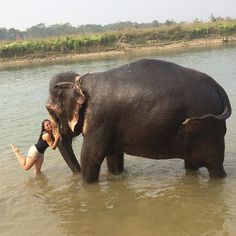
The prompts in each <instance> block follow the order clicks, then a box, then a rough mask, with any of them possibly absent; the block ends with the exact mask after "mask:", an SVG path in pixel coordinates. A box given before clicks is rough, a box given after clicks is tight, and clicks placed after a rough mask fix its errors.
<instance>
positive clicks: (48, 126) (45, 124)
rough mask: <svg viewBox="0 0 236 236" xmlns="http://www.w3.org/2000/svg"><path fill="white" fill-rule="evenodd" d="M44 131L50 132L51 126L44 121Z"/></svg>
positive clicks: (48, 122)
mask: <svg viewBox="0 0 236 236" xmlns="http://www.w3.org/2000/svg"><path fill="white" fill-rule="evenodd" d="M44 130H45V131H47V132H50V131H52V124H51V122H50V121H45V122H44Z"/></svg>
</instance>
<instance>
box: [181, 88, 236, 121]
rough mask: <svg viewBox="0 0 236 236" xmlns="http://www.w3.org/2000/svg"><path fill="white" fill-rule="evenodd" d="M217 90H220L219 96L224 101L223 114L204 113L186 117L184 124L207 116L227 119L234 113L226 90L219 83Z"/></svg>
mask: <svg viewBox="0 0 236 236" xmlns="http://www.w3.org/2000/svg"><path fill="white" fill-rule="evenodd" d="M217 92H218V95H219V98H220V100H221V102H222V107H223V112H222V113H221V114H219V115H214V114H206V115H203V116H197V117H191V118H188V119H186V120H185V121H184V122H183V125H187V124H189V123H190V122H191V121H195V120H204V119H207V118H212V119H215V120H226V119H227V118H229V117H230V115H231V113H232V111H231V105H230V101H229V98H228V96H227V94H226V92H225V90H224V89H223V88H222V87H221V86H219V85H218V86H217Z"/></svg>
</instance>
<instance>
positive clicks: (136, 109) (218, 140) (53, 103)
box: [46, 59, 231, 182]
mask: <svg viewBox="0 0 236 236" xmlns="http://www.w3.org/2000/svg"><path fill="white" fill-rule="evenodd" d="M46 107H47V109H48V111H49V113H50V115H51V116H52V118H53V120H54V121H55V122H56V124H57V125H58V127H59V130H60V133H61V140H60V142H59V150H60V152H61V154H62V156H63V158H64V160H65V161H66V162H67V164H68V165H69V167H70V168H71V170H72V171H73V172H74V173H77V172H81V174H82V177H83V179H84V180H85V181H86V182H96V181H98V178H99V171H100V167H101V164H102V162H103V160H104V158H106V161H107V168H108V171H109V172H110V173H112V174H119V173H121V172H122V171H123V170H124V153H127V154H129V155H132V156H141V157H146V158H152V159H170V158H180V159H183V160H184V162H185V167H186V169H188V170H198V169H199V168H200V167H206V168H207V169H208V171H209V175H210V177H216V178H217V177H224V176H225V175H226V174H225V171H224V168H223V161H224V148H225V146H224V136H225V133H226V122H225V120H226V119H227V118H228V117H229V116H230V115H231V106H230V102H229V99H228V96H227V94H226V93H225V91H224V89H223V88H222V87H221V86H220V85H219V84H217V83H216V82H215V81H214V80H213V79H212V78H211V77H209V76H208V75H206V74H203V73H201V72H198V71H196V70H192V69H188V68H185V67H182V66H179V65H176V64H174V63H170V62H165V61H161V60H149V59H144V60H139V61H135V62H132V63H129V64H126V65H123V66H120V67H118V68H115V69H111V70H108V71H105V72H99V73H91V74H86V75H84V76H79V75H78V74H75V73H61V74H58V75H56V76H55V77H54V78H52V80H51V82H50V96H49V101H48V104H47V105H46ZM81 133H82V135H83V145H82V149H81V159H80V163H81V167H80V165H79V163H78V161H77V159H76V157H75V154H74V152H73V149H72V140H73V138H74V137H75V136H78V135H79V134H81Z"/></svg>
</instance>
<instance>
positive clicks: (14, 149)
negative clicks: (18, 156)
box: [10, 144, 20, 153]
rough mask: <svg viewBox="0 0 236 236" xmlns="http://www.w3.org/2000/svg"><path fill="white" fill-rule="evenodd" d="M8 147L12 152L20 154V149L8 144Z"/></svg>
mask: <svg viewBox="0 0 236 236" xmlns="http://www.w3.org/2000/svg"><path fill="white" fill-rule="evenodd" d="M10 146H11V149H12V151H13V152H17V153H19V152H20V149H19V148H18V147H16V146H15V145H13V144H10Z"/></svg>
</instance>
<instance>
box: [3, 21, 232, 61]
mask: <svg viewBox="0 0 236 236" xmlns="http://www.w3.org/2000/svg"><path fill="white" fill-rule="evenodd" d="M235 34H236V20H229V21H227V20H223V21H216V22H206V23H203V22H194V23H188V24H187V23H179V24H177V23H174V24H170V25H157V26H155V27H150V28H129V29H124V30H120V31H116V32H106V33H101V34H87V35H71V36H64V37H57V38H48V39H37V40H22V41H14V42H2V43H1V44H0V58H19V57H27V56H33V57H46V56H50V55H55V54H67V53H90V52H100V51H105V50H114V49H118V50H119V49H123V48H124V47H135V46H139V45H142V46H148V45H163V44H166V43H171V42H176V41H190V40H193V39H201V38H219V37H222V38H225V39H227V37H228V36H231V35H235Z"/></svg>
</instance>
